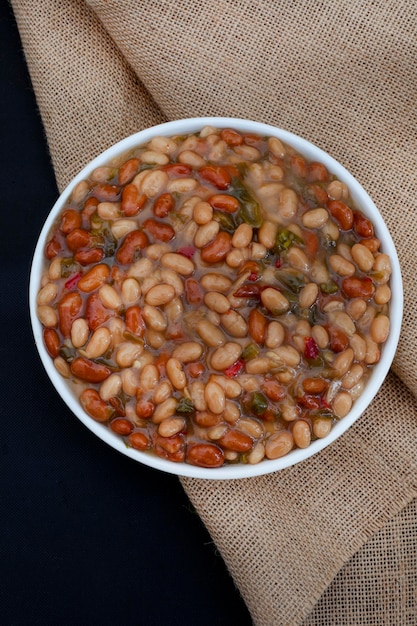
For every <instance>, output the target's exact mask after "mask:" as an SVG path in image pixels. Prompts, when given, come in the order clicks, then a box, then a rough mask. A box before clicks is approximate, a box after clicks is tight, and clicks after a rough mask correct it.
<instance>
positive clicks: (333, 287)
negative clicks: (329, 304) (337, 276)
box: [320, 280, 339, 295]
mask: <svg viewBox="0 0 417 626" xmlns="http://www.w3.org/2000/svg"><path fill="white" fill-rule="evenodd" d="M320 289H321V290H322V292H323V293H325V294H327V295H329V294H332V293H336V292H337V291H339V287H338V285H337V283H335V282H334V280H329V281H327V283H321V284H320Z"/></svg>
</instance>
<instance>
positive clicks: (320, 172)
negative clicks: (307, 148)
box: [306, 161, 329, 183]
mask: <svg viewBox="0 0 417 626" xmlns="http://www.w3.org/2000/svg"><path fill="white" fill-rule="evenodd" d="M306 178H307V180H308V181H310V182H320V183H325V182H326V181H327V180H328V178H329V172H328V171H327V168H326V166H325V165H323V163H318V162H317V161H311V162H310V163H309V164H308V165H307V174H306Z"/></svg>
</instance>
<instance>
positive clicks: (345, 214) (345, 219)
mask: <svg viewBox="0 0 417 626" xmlns="http://www.w3.org/2000/svg"><path fill="white" fill-rule="evenodd" d="M327 208H328V210H329V212H330V214H331V215H332V217H334V219H335V220H336V221H337V222H338V224H339V225H340V228H341V229H342V230H350V229H351V228H352V225H353V212H352V209H351V208H350V207H348V206H347V204H345V203H344V202H342V201H341V200H329V201H328V203H327Z"/></svg>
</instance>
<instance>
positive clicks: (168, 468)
mask: <svg viewBox="0 0 417 626" xmlns="http://www.w3.org/2000/svg"><path fill="white" fill-rule="evenodd" d="M206 125H212V126H215V127H217V128H235V129H236V130H241V131H246V132H253V133H258V134H260V135H264V136H276V137H278V138H280V139H281V140H282V141H284V142H285V143H287V144H289V145H291V146H293V147H294V148H295V149H296V150H297V151H298V152H300V153H301V154H303V155H304V156H305V157H306V158H307V159H309V160H314V161H320V162H321V163H323V164H324V165H325V166H326V167H327V169H328V170H329V172H331V173H332V174H334V175H336V177H337V178H338V179H339V180H341V181H343V182H345V183H346V184H347V185H348V187H349V190H350V192H351V196H352V198H353V200H354V202H355V204H356V206H357V207H358V208H359V209H360V210H361V211H362V212H363V213H364V215H366V216H367V217H369V218H370V220H371V221H372V223H373V225H374V227H375V234H376V236H377V237H378V238H379V239H380V240H381V249H382V250H383V251H384V252H385V253H387V254H388V255H389V256H390V258H391V263H392V277H391V290H392V299H391V305H390V320H391V330H390V335H389V338H388V340H387V342H386V343H385V344H384V346H383V350H382V356H381V359H380V361H379V362H378V364H377V365H376V366H375V367H374V369H373V372H372V374H371V377H370V379H369V381H368V383H367V385H366V388H365V390H364V392H363V393H362V395H361V396H360V397H359V399H357V400H356V401H355V403H354V405H353V408H352V409H351V411H350V413H349V414H348V415H347V416H346V417H344V418H343V419H341V420H339V421H337V423H336V424H335V425H334V426H333V428H332V430H331V432H330V434H329V435H328V436H327V437H325V438H323V439H317V440H315V441H313V442H312V443H311V445H310V446H309V447H308V448H306V449H295V450H293V451H292V452H290V453H289V454H288V455H287V456H284V457H282V458H280V459H276V460H264V461H262V462H261V463H258V464H256V465H249V464H239V465H233V464H232V465H225V466H223V467H220V468H215V469H205V468H202V467H196V466H193V465H190V464H186V463H174V462H172V461H168V460H165V459H162V458H160V457H158V456H156V455H153V454H150V453H146V452H140V451H137V450H134V449H133V448H128V447H126V445H125V443H124V441H123V440H122V438H121V437H120V436H118V435H116V434H114V433H113V432H112V431H111V430H110V429H109V428H108V427H107V426H106V425H103V424H101V423H98V422H96V421H94V420H93V419H92V418H91V417H90V416H89V415H87V414H86V413H85V412H84V411H83V409H82V407H81V405H80V404H79V402H78V400H77V398H76V397H75V396H74V394H73V392H72V391H71V388H70V387H69V385H68V384H67V383H66V381H65V379H64V378H62V377H61V376H60V374H58V372H57V370H56V369H55V367H54V365H53V362H52V359H51V358H50V356H49V355H48V353H47V351H46V349H45V347H44V344H43V339H42V326H41V323H40V322H39V320H38V318H37V315H36V296H37V293H38V290H39V286H40V279H41V275H42V270H43V267H44V256H43V251H44V247H45V242H46V240H47V236H48V233H49V232H50V230H51V228H52V226H53V224H54V222H55V220H56V218H57V216H58V214H59V213H60V212H61V210H62V209H63V207H64V205H65V202H66V200H67V199H68V197H69V196H70V194H71V191H72V189H73V188H74V187H75V185H76V184H77V183H78V182H79V181H81V180H82V179H84V178H86V177H88V176H89V175H90V173H91V172H92V171H93V170H94V169H95V168H96V167H98V166H101V165H105V164H107V163H108V162H109V161H111V160H112V159H114V158H115V157H118V156H119V155H122V154H124V153H126V152H127V151H129V150H130V149H132V148H134V147H135V146H139V145H141V144H144V143H146V142H148V141H150V139H152V137H154V136H157V135H162V136H173V135H181V134H187V133H192V132H196V131H198V130H200V129H201V128H203V127H204V126H206ZM402 310H403V292H402V280H401V272H400V266H399V262H398V257H397V253H396V250H395V247H394V243H393V241H392V238H391V236H390V234H389V232H388V229H387V227H386V225H385V223H384V221H383V219H382V217H381V214H380V213H379V211H378V209H377V208H376V206H375V204H374V203H373V201H372V200H371V198H370V197H369V195H368V194H367V193H366V191H365V190H364V189H363V188H362V186H361V185H360V184H359V183H358V181H357V180H356V179H355V178H354V177H353V176H352V175H351V174H350V173H349V172H348V171H347V170H346V169H345V168H344V167H342V165H340V163H338V162H337V161H335V160H334V159H333V158H332V157H331V156H329V155H328V154H327V153H326V152H323V150H321V149H319V148H317V147H316V146H315V145H313V144H311V143H310V142H308V141H306V140H305V139H302V138H300V137H298V136H296V135H294V134H292V133H289V132H287V131H284V130H281V129H279V128H275V127H274V126H269V125H267V124H261V123H258V122H253V121H248V120H243V119H236V118H221V117H209V118H191V119H183V120H177V121H174V122H168V123H165V124H160V125H158V126H154V127H152V128H148V129H146V130H142V131H140V132H138V133H136V134H134V135H131V136H130V137H127V138H126V139H123V140H122V141H120V142H119V143H117V144H115V145H114V146H112V147H111V148H109V149H108V150H106V151H105V152H103V153H102V154H101V155H100V156H98V157H97V158H95V159H94V160H93V161H91V163H89V164H88V165H87V166H86V167H85V168H84V169H83V170H82V171H81V172H80V173H79V174H78V175H77V176H76V177H75V178H74V179H73V180H72V182H71V183H70V184H69V185H68V187H67V188H66V189H65V190H64V191H63V193H62V194H61V195H60V197H59V198H58V200H57V202H56V203H55V205H54V207H53V208H52V210H51V212H50V214H49V216H48V218H47V220H46V222H45V224H44V227H43V229H42V232H41V234H40V237H39V240H38V243H37V246H36V250H35V254H34V258H33V264H32V269H31V277H30V314H31V321H32V327H33V333H34V337H35V342H36V346H37V349H38V351H39V354H40V357H41V360H42V363H43V365H44V367H45V369H46V371H47V374H48V376H49V378H50V379H51V382H52V384H53V386H54V387H55V389H56V391H57V392H58V393H59V394H60V395H61V397H62V398H63V400H64V401H65V402H66V404H67V405H68V407H69V408H70V409H71V411H72V412H73V413H74V414H75V415H76V416H77V417H78V418H79V419H80V420H81V422H83V424H85V425H86V426H87V428H89V429H90V430H91V431H92V432H93V433H95V434H96V435H97V436H98V437H100V439H102V440H103V441H105V442H106V443H108V444H109V445H110V446H112V447H113V448H114V449H116V450H118V451H119V452H121V453H122V454H125V455H126V456H128V457H130V458H132V459H134V460H136V461H139V462H140V463H143V464H145V465H148V466H151V467H153V468H156V469H159V470H162V471H165V472H169V473H171V474H177V475H180V476H191V477H195V478H205V479H214V480H216V479H236V478H247V477H250V476H258V475H261V474H268V473H271V472H275V471H278V470H281V469H283V468H285V467H289V466H291V465H294V464H296V463H300V462H301V461H304V460H305V459H308V458H309V457H311V456H312V455H314V454H316V453H317V452H319V451H320V450H322V449H323V448H326V447H327V446H329V445H331V444H332V443H333V442H334V441H335V440H336V439H338V438H339V437H340V436H341V435H343V433H345V432H346V431H347V430H348V429H349V428H350V427H351V426H352V424H353V423H354V422H356V420H357V419H358V418H359V417H360V416H361V415H362V413H363V412H364V411H365V409H366V408H367V407H368V405H369V404H370V403H371V402H372V400H373V398H374V397H375V395H376V393H377V392H378V390H379V388H380V387H381V385H382V383H383V381H384V379H385V377H386V375H387V373H388V370H389V368H390V366H391V363H392V360H393V358H394V354H395V351H396V347H397V343H398V339H399V334H400V327H401V320H402Z"/></svg>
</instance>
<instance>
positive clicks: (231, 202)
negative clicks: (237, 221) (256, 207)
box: [208, 193, 240, 213]
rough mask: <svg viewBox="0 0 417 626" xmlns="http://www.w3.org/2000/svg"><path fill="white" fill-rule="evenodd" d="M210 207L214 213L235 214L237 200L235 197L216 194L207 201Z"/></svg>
mask: <svg viewBox="0 0 417 626" xmlns="http://www.w3.org/2000/svg"><path fill="white" fill-rule="evenodd" d="M208 202H209V204H210V206H211V207H212V208H213V209H215V210H216V211H225V212H226V213H235V212H236V211H237V210H238V209H239V206H240V205H239V200H238V199H237V198H235V196H229V195H227V194H223V193H218V194H214V196H210V198H209V199H208Z"/></svg>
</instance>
